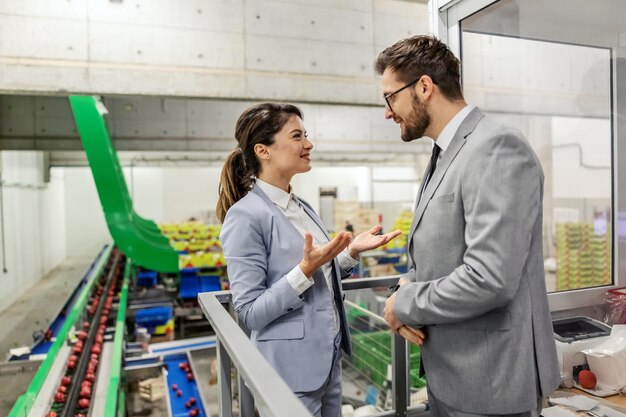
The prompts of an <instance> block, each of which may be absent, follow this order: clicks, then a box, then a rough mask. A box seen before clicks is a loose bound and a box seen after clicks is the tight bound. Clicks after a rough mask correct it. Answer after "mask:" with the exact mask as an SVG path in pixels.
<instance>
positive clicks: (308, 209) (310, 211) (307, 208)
mask: <svg viewBox="0 0 626 417" xmlns="http://www.w3.org/2000/svg"><path fill="white" fill-rule="evenodd" d="M299 201H300V202H301V203H302V208H304V212H305V213H306V214H307V216H309V217H310V218H311V220H313V221H314V222H315V224H317V227H319V228H320V230H321V231H322V233H324V236H326V238H327V239H328V240H330V236H329V235H328V231H327V230H326V226H324V224H323V223H322V220H321V219H320V218H319V217H318V216H317V214H315V212H314V211H313V209H312V208H311V207H310V206H309V205H308V203H306V202H305V201H303V200H299Z"/></svg>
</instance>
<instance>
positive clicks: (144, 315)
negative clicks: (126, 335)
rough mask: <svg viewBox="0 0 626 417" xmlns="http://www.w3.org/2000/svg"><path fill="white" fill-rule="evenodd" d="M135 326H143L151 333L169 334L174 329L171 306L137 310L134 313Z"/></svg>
mask: <svg viewBox="0 0 626 417" xmlns="http://www.w3.org/2000/svg"><path fill="white" fill-rule="evenodd" d="M135 323H136V324H137V327H145V328H146V329H147V330H148V333H150V334H151V335H164V334H170V333H171V332H173V331H174V314H173V309H172V307H152V308H144V309H142V310H137V313H135Z"/></svg>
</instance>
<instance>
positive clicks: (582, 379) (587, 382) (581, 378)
mask: <svg viewBox="0 0 626 417" xmlns="http://www.w3.org/2000/svg"><path fill="white" fill-rule="evenodd" d="M578 382H579V383H580V386H581V387H583V388H585V389H594V388H595V387H596V384H597V383H598V379H597V378H596V374H594V373H593V372H591V371H587V370H582V371H580V372H579V373H578Z"/></svg>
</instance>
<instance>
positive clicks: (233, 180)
mask: <svg viewBox="0 0 626 417" xmlns="http://www.w3.org/2000/svg"><path fill="white" fill-rule="evenodd" d="M252 175H253V173H252V172H250V171H249V170H247V169H246V163H245V161H244V156H243V152H242V151H241V149H240V148H236V149H235V150H234V151H232V152H231V153H230V155H228V157H227V158H226V162H225V163H224V168H222V175H221V177H220V184H219V188H218V190H219V191H218V192H219V198H218V200H217V208H216V212H217V218H218V219H219V221H220V222H223V221H224V218H225V217H226V212H227V211H228V209H229V208H230V207H231V206H232V205H233V204H235V203H236V202H237V201H239V200H241V199H242V198H243V197H244V196H245V195H246V194H247V193H248V191H250V187H251V186H252Z"/></svg>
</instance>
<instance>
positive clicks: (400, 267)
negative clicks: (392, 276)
mask: <svg viewBox="0 0 626 417" xmlns="http://www.w3.org/2000/svg"><path fill="white" fill-rule="evenodd" d="M394 268H395V270H396V272H397V273H398V274H406V273H407V272H408V269H409V267H408V265H395V266H394Z"/></svg>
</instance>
